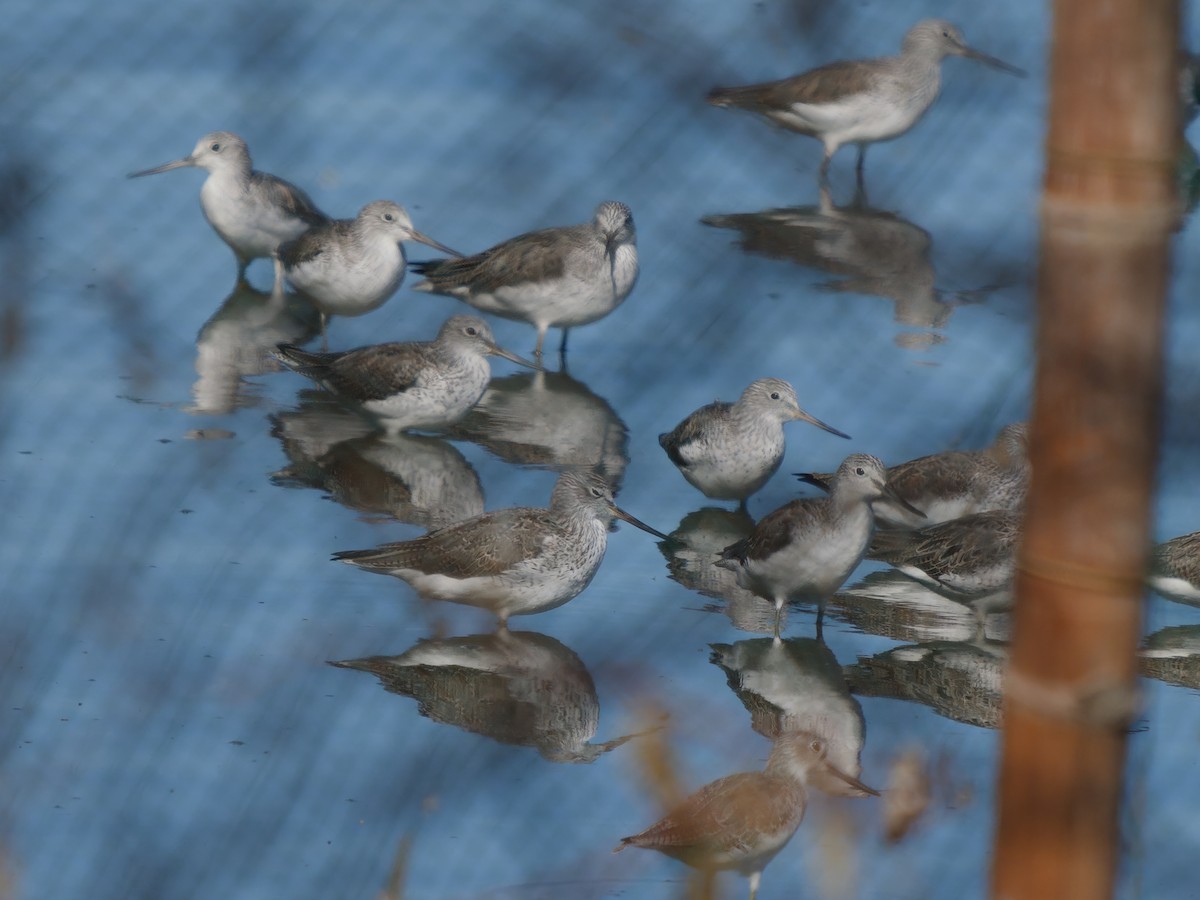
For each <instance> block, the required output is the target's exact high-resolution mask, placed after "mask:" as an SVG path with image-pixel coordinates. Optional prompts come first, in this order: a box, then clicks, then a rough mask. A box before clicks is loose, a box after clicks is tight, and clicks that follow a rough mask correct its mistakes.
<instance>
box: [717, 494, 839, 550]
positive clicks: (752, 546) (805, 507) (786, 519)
mask: <svg viewBox="0 0 1200 900" xmlns="http://www.w3.org/2000/svg"><path fill="white" fill-rule="evenodd" d="M828 503H829V498H828V497H802V498H801V499H799V500H793V501H792V502H791V503H787V504H785V505H783V506H781V507H779V509H777V510H774V511H773V512H770V513H768V514H767V515H765V516H764V517H763V518H762V521H760V522H759V523H758V524H757V525H755V526H754V531H752V532H751V533H750V536H749V537H747V538H743V539H742V540H740V541H738V542H737V543H736V544H731V545H730V546H728V547H726V548H725V549H724V550H723V551H721V556H722V558H724V559H740V560H742V561H743V562H745V561H746V560H748V559H766V558H768V557H770V556H773V555H774V554H776V553H778V552H779V551H780V550H782V549H783V548H784V547H786V546H787V545H788V544H790V543H791V542H792V536H793V534H794V533H795V532H796V530H797V529H798V528H799V529H801V530H806V529H805V526H806V525H807V524H808V523H809V522H811V521H813V520H816V519H818V518H820V515H821V512H822V511H823V510H824V508H825V506H826V505H827V504H828Z"/></svg>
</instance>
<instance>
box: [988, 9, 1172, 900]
mask: <svg viewBox="0 0 1200 900" xmlns="http://www.w3.org/2000/svg"><path fill="white" fill-rule="evenodd" d="M1178 32H1179V5H1178V2H1177V0H1102V2H1100V0H1056V2H1055V4H1054V27H1053V43H1052V50H1051V66H1050V121H1049V132H1048V138H1047V147H1046V174H1045V184H1044V194H1043V204H1042V211H1041V260H1040V267H1039V273H1038V285H1037V291H1038V328H1037V381H1036V387H1035V392H1034V394H1035V396H1034V410H1033V417H1032V429H1031V447H1030V457H1031V461H1032V464H1033V479H1032V484H1031V489H1030V497H1029V505H1028V509H1027V518H1026V523H1025V534H1024V541H1023V546H1022V550H1021V554H1020V559H1019V561H1018V574H1017V597H1018V603H1017V607H1016V611H1015V614H1014V616H1015V621H1014V629H1015V635H1014V642H1013V647H1012V655H1011V658H1010V663H1009V668H1008V671H1007V673H1006V680H1005V701H1004V737H1003V742H1004V755H1003V760H1002V763H1001V771H1000V796H999V827H998V833H997V836H996V848H995V859H994V866H993V871H992V894H993V896H994V897H996V898H1002V900H1026V898H1030V900H1032V898H1054V900H1059V898H1089V900H1090V898H1107V897H1110V896H1112V893H1113V883H1114V878H1115V875H1116V860H1117V836H1118V835H1117V822H1118V819H1117V813H1118V806H1119V800H1120V794H1121V775H1122V767H1123V765H1124V758H1125V732H1126V726H1127V724H1128V721H1129V718H1130V716H1131V715H1132V714H1133V713H1134V710H1135V708H1136V695H1135V693H1134V691H1135V687H1136V681H1135V662H1136V659H1135V651H1136V647H1137V643H1138V639H1139V636H1140V633H1141V602H1140V599H1141V595H1142V573H1143V571H1144V565H1145V554H1146V547H1147V544H1148V527H1149V522H1150V511H1151V492H1152V487H1153V471H1154V461H1155V456H1156V448H1157V439H1158V431H1159V405H1160V395H1161V378H1162V375H1161V343H1162V313H1163V307H1164V298H1165V295H1166V290H1167V277H1168V268H1169V261H1170V260H1169V242H1170V234H1171V230H1172V228H1173V226H1174V224H1175V221H1176V216H1177V213H1178V201H1177V198H1176V194H1175V186H1174V178H1173V166H1174V161H1175V156H1176V150H1177V147H1178V143H1177V142H1178V140H1179V129H1178V125H1177V119H1178V114H1179V113H1178V106H1177V104H1178V87H1177V82H1178V74H1177V71H1176V67H1177V65H1178V62H1177V47H1178Z"/></svg>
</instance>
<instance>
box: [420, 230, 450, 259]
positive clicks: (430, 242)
mask: <svg viewBox="0 0 1200 900" xmlns="http://www.w3.org/2000/svg"><path fill="white" fill-rule="evenodd" d="M412 239H413V240H414V241H420V242H421V243H422V244H424V245H425V246H427V247H432V248H433V249H435V250H441V251H442V252H443V253H445V254H448V255H450V256H457V257H458V258H459V259H462V254H461V253H459V252H458V251H457V250H451V249H450V248H449V247H447V246H446V245H445V244H439V243H438V242H437V241H435V240H434V239H433V238H431V237H430V236H429V235H427V234H421V232H419V231H417V230H416V229H413V233H412Z"/></svg>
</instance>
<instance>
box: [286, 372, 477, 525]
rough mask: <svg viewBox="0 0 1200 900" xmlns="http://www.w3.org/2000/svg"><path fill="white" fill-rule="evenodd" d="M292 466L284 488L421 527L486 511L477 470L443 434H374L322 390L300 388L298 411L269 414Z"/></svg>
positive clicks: (446, 523)
mask: <svg viewBox="0 0 1200 900" xmlns="http://www.w3.org/2000/svg"><path fill="white" fill-rule="evenodd" d="M271 423H272V428H271V435H272V436H273V437H275V438H278V439H279V442H280V444H281V445H282V447H283V452H284V453H285V454H286V455H287V458H288V465H287V466H285V467H284V468H282V469H280V470H278V471H277V472H275V473H274V474H273V475H272V476H271V481H272V482H273V483H275V484H276V485H279V486H282V487H310V488H316V489H317V490H320V491H325V492H326V493H327V494H328V496H329V497H330V498H331V499H333V500H335V501H337V502H338V503H340V504H342V505H343V506H346V507H349V508H350V509H355V510H359V511H361V512H364V513H369V514H374V515H381V516H388V517H390V518H393V519H396V520H398V521H400V522H409V523H411V524H413V525H420V526H421V527H423V528H430V529H433V528H442V527H445V526H446V525H450V524H452V523H454V522H459V521H462V520H463V519H469V518H471V517H472V516H477V515H480V514H481V513H482V512H483V506H484V500H483V488H482V487H481V485H480V483H479V475H478V474H476V472H475V469H474V468H473V467H472V466H471V464H470V463H469V462H467V460H466V459H465V458H464V457H463V455H462V454H461V453H459V451H458V450H457V449H456V448H455V447H453V446H452V445H450V444H449V443H447V442H446V441H443V440H441V439H440V438H435V437H428V436H425V435H412V434H394V435H388V434H383V433H380V432H377V431H375V430H374V428H373V427H372V425H371V423H370V422H368V421H367V420H365V419H363V418H362V417H361V416H358V415H356V414H355V413H353V412H351V411H349V410H347V409H345V408H344V407H342V406H341V405H340V404H339V403H337V402H336V401H335V400H333V399H332V398H331V397H329V395H327V394H325V393H324V392H321V391H311V392H302V394H301V403H300V407H299V409H296V410H293V411H289V412H283V413H279V414H277V415H274V416H272V417H271Z"/></svg>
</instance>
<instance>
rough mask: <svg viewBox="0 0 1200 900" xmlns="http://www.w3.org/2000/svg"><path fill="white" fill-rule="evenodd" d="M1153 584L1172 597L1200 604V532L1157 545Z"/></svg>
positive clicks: (1152, 574)
mask: <svg viewBox="0 0 1200 900" xmlns="http://www.w3.org/2000/svg"><path fill="white" fill-rule="evenodd" d="M1150 586H1151V587H1152V588H1154V590H1156V591H1158V592H1159V593H1160V594H1162V595H1163V596H1165V597H1169V598H1170V599H1172V600H1177V601H1179V602H1181V603H1188V604H1191V605H1192V606H1200V531H1194V532H1192V533H1191V534H1184V535H1180V536H1179V537H1177V538H1172V539H1171V540H1169V541H1165V542H1164V543H1161V544H1159V545H1158V546H1157V547H1155V548H1154V562H1153V567H1152V568H1151V571H1150Z"/></svg>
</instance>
